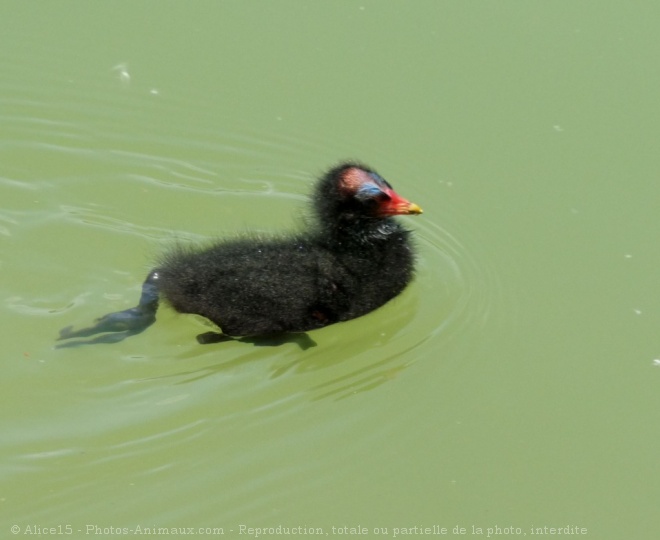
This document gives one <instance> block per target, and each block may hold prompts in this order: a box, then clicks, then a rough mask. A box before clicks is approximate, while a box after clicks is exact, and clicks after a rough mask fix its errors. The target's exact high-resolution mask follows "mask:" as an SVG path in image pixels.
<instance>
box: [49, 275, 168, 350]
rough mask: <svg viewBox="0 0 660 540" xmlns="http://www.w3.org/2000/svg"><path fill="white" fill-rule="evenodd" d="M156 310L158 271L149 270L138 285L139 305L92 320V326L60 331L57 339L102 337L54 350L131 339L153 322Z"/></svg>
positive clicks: (73, 342)
mask: <svg viewBox="0 0 660 540" xmlns="http://www.w3.org/2000/svg"><path fill="white" fill-rule="evenodd" d="M157 310H158V272H157V271H153V272H151V273H150V274H149V275H148V276H147V279H146V280H145V282H144V283H143V285H142V295H141V296H140V302H139V303H138V305H137V306H136V307H134V308H130V309H126V310H124V311H117V312H115V313H108V314H107V315H104V316H103V317H101V318H99V319H97V320H96V324H94V325H93V326H89V327H87V328H81V329H80V330H73V329H72V327H71V326H67V327H66V328H63V329H62V330H60V337H59V338H58V341H59V340H63V339H71V338H87V337H90V336H95V335H97V334H103V335H101V336H98V337H95V338H93V339H87V340H85V339H78V340H75V341H69V342H67V343H60V344H58V345H57V348H63V347H76V346H78V345H90V344H93V343H117V342H119V341H122V340H124V339H126V338H127V337H129V336H134V335H135V334H139V333H140V332H143V331H144V330H146V329H147V328H148V327H149V326H151V325H152V324H153V323H154V322H155V321H156V311H157Z"/></svg>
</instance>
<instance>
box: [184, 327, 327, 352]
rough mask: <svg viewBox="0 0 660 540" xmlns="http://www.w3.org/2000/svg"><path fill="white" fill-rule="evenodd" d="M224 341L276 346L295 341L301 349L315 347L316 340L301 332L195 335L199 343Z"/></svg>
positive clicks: (257, 345) (208, 343)
mask: <svg viewBox="0 0 660 540" xmlns="http://www.w3.org/2000/svg"><path fill="white" fill-rule="evenodd" d="M225 341H241V342H243V343H252V345H254V346H255V347H264V346H266V347H277V346H279V345H283V344H285V343H295V344H296V345H298V347H300V348H301V349H302V350H303V351H305V350H307V349H309V348H310V347H316V341H314V340H313V339H312V338H310V337H309V335H308V334H306V333H304V332H301V333H295V334H276V335H271V336H248V337H231V336H228V335H227V334H222V333H220V332H204V333H203V334H199V335H198V336H197V343H199V344H200V345H210V344H213V343H222V342H225Z"/></svg>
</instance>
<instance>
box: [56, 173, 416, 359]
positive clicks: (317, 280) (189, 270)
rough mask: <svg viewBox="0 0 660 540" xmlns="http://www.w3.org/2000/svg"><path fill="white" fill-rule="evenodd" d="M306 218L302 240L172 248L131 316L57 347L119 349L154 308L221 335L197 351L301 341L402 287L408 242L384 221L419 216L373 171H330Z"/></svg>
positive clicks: (246, 239)
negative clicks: (208, 324) (165, 307)
mask: <svg viewBox="0 0 660 540" xmlns="http://www.w3.org/2000/svg"><path fill="white" fill-rule="evenodd" d="M312 211H313V220H312V221H311V222H310V223H309V224H308V225H309V230H307V231H303V232H298V233H293V234H289V235H281V236H265V235H260V234H252V235H244V236H240V237H237V238H233V239H228V240H221V241H219V242H217V243H215V244H212V245H211V246H209V247H201V248H200V247H181V246H179V247H176V248H174V249H173V250H171V251H169V252H167V253H165V254H164V255H163V257H162V258H161V260H160V261H159V263H158V265H157V267H156V268H155V269H154V270H152V271H151V272H150V273H149V275H148V276H147V279H146V280H145V282H144V284H143V286H142V296H141V298H140V301H139V303H138V305H137V306H136V307H134V308H131V309H127V310H125V311H120V312H117V313H110V314H108V315H105V316H104V317H101V318H100V319H98V320H97V321H96V324H95V325H94V326H91V327H89V328H84V329H81V330H76V331H74V330H72V329H71V327H67V328H64V329H63V330H62V331H61V332H60V338H59V339H69V338H84V337H89V336H94V335H96V334H105V335H103V336H98V337H96V338H94V339H92V340H88V341H76V342H69V344H70V345H73V344H81V343H101V342H104V343H109V342H117V341H121V340H122V339H124V338H125V337H128V336H130V335H134V334H138V333H140V332H142V331H143V330H145V329H146V328H147V327H149V326H150V325H151V324H152V323H153V322H154V321H155V320H156V310H157V309H158V301H159V298H160V299H163V300H165V301H166V302H167V303H169V304H170V305H171V306H172V307H173V308H174V309H175V310H176V311H179V312H181V313H194V314H198V315H202V316H203V317H206V318H207V319H209V320H211V321H212V322H214V323H215V324H216V325H218V326H219V327H220V329H221V331H222V334H217V333H216V334H215V335H216V336H218V339H213V340H207V337H208V334H202V335H201V336H199V337H198V340H199V341H200V342H209V341H221V340H223V339H231V338H233V337H242V336H252V337H255V336H256V337H259V336H269V335H276V334H282V333H289V332H306V331H308V330H313V329H316V328H322V327H324V326H328V325H329V324H333V323H336V322H340V321H347V320H349V319H354V318H356V317H360V316H361V315H365V314H366V313H369V312H370V311H373V310H374V309H376V308H378V307H380V306H382V305H383V304H385V303H386V302H387V301H388V300H391V299H392V298H394V297H395V296H397V295H398V294H399V293H400V292H401V291H403V289H404V288H405V287H406V285H408V283H409V282H410V280H411V279H412V277H413V270H414V268H413V267H414V252H413V248H412V246H411V242H410V238H409V237H410V232H409V231H408V230H406V229H404V228H403V227H402V226H401V225H400V224H399V223H398V222H397V221H395V220H394V219H392V216H397V215H403V214H421V213H422V209H421V208H420V207H419V206H417V205H416V204H413V203H411V202H409V201H407V200H406V199H404V198H402V197H401V196H399V195H398V194H397V193H396V192H395V191H394V190H393V189H392V186H391V185H390V184H389V183H388V182H387V181H386V180H385V179H384V178H383V177H382V176H380V175H379V174H378V173H377V172H376V171H374V170H372V169H370V168H368V167H367V166H365V165H362V164H359V163H354V162H347V163H342V164H341V165H339V166H337V167H335V168H333V169H331V170H330V171H328V172H327V173H326V174H325V175H324V176H323V177H322V178H321V179H320V180H319V182H318V183H317V185H316V189H315V191H314V193H313V195H312ZM108 333H109V334H108ZM63 345H64V344H63ZM64 346H66V345H64Z"/></svg>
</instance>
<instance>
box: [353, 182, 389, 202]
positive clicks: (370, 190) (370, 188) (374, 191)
mask: <svg viewBox="0 0 660 540" xmlns="http://www.w3.org/2000/svg"><path fill="white" fill-rule="evenodd" d="M382 194H383V190H382V189H380V188H379V187H378V186H377V185H375V184H362V185H361V186H360V188H359V189H358V190H357V191H356V192H355V198H356V199H358V200H359V201H364V200H367V199H376V198H378V197H379V196H380V195H382Z"/></svg>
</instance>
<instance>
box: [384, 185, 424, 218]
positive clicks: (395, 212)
mask: <svg viewBox="0 0 660 540" xmlns="http://www.w3.org/2000/svg"><path fill="white" fill-rule="evenodd" d="M387 194H388V195H389V196H390V199H389V200H388V201H384V202H383V203H381V205H380V207H379V208H378V215H379V216H405V215H411V214H421V213H422V212H423V210H422V209H421V208H420V207H419V206H417V205H416V204H415V203H412V202H410V201H409V200H407V199H404V198H403V197H401V196H400V195H399V194H398V193H397V192H396V191H394V190H388V192H387Z"/></svg>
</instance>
